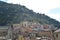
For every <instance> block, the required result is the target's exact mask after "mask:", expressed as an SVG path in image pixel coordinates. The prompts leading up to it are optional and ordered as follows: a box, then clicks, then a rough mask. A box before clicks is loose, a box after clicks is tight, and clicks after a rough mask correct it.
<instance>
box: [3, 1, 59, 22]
mask: <svg viewBox="0 0 60 40" xmlns="http://www.w3.org/2000/svg"><path fill="white" fill-rule="evenodd" d="M3 1H6V2H8V3H14V4H21V5H24V6H26V7H27V8H29V9H32V10H33V11H35V12H39V13H45V14H46V15H48V16H50V17H51V18H54V19H56V20H59V21H60V0H3Z"/></svg>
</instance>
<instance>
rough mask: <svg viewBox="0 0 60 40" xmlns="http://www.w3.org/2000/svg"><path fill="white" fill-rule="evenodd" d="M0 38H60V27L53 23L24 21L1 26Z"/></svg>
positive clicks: (58, 39)
mask: <svg viewBox="0 0 60 40" xmlns="http://www.w3.org/2000/svg"><path fill="white" fill-rule="evenodd" d="M0 40H60V29H58V28H56V27H54V26H53V25H47V24H43V25H42V24H40V23H38V22H28V21H24V22H21V23H20V24H12V25H8V26H2V27H0Z"/></svg>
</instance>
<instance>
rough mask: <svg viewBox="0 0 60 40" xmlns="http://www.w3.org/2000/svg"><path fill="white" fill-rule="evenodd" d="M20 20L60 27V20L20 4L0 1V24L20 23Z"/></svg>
mask: <svg viewBox="0 0 60 40" xmlns="http://www.w3.org/2000/svg"><path fill="white" fill-rule="evenodd" d="M22 21H31V22H39V23H41V24H52V25H54V26H55V27H59V28H60V22H58V21H57V20H55V19H52V18H50V17H48V16H47V15H45V14H40V13H35V12H33V11H32V10H29V9H27V8H26V7H25V6H22V5H18V4H8V3H5V2H2V1H0V25H7V24H12V23H20V22H22Z"/></svg>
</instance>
